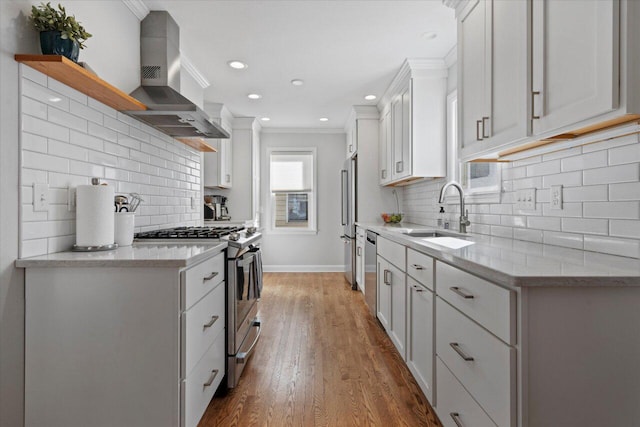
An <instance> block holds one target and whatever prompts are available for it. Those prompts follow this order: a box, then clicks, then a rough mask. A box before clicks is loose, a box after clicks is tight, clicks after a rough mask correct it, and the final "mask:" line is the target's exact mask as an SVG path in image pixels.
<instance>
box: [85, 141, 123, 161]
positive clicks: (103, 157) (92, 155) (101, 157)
mask: <svg viewBox="0 0 640 427" xmlns="http://www.w3.org/2000/svg"><path fill="white" fill-rule="evenodd" d="M105 144H106V143H105ZM119 160H120V158H119V157H116V156H112V155H111V154H107V153H101V152H98V151H89V161H90V162H91V163H95V164H98V165H101V166H110V167H116V166H118V164H119Z"/></svg>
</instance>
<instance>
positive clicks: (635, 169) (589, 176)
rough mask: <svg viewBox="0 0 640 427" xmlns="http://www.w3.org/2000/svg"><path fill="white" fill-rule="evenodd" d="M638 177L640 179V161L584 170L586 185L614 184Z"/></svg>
mask: <svg viewBox="0 0 640 427" xmlns="http://www.w3.org/2000/svg"><path fill="white" fill-rule="evenodd" d="M638 179H640V163H632V164H628V165H620V166H609V167H606V168H598V169H589V170H585V171H584V185H594V184H614V183H618V182H632V181H638Z"/></svg>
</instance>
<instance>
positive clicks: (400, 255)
mask: <svg viewBox="0 0 640 427" xmlns="http://www.w3.org/2000/svg"><path fill="white" fill-rule="evenodd" d="M377 247H378V255H380V256H381V257H383V258H384V259H386V260H387V261H389V262H390V263H391V264H393V265H395V266H396V267H398V268H399V269H400V270H402V271H405V261H406V256H405V251H406V249H405V247H404V246H403V245H401V244H398V243H396V242H392V241H391V240H388V239H385V238H384V237H380V236H378V240H377Z"/></svg>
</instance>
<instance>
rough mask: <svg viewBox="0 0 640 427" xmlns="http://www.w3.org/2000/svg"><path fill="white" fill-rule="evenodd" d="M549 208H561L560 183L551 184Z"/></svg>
mask: <svg viewBox="0 0 640 427" xmlns="http://www.w3.org/2000/svg"><path fill="white" fill-rule="evenodd" d="M550 208H551V209H554V210H556V209H557V210H561V209H562V185H552V186H551V206H550Z"/></svg>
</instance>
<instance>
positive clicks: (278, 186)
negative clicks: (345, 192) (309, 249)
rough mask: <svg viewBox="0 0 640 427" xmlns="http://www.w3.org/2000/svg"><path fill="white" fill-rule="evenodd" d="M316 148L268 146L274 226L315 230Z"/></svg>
mask: <svg viewBox="0 0 640 427" xmlns="http://www.w3.org/2000/svg"><path fill="white" fill-rule="evenodd" d="M315 158H316V149H315V148H304V149H297V148H278V149H275V148H274V149H271V150H269V186H270V190H271V215H272V220H271V228H272V229H273V230H278V231H281V232H293V233H296V232H298V233H299V232H315V231H316V215H315V200H316V197H315V195H316V193H315V187H316V174H315V169H316V168H315Z"/></svg>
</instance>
